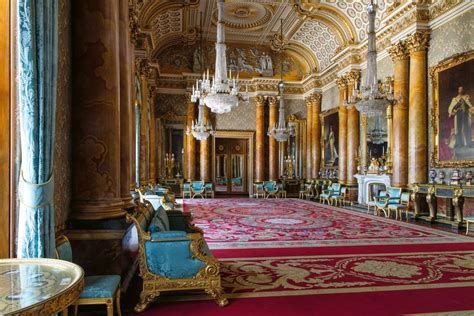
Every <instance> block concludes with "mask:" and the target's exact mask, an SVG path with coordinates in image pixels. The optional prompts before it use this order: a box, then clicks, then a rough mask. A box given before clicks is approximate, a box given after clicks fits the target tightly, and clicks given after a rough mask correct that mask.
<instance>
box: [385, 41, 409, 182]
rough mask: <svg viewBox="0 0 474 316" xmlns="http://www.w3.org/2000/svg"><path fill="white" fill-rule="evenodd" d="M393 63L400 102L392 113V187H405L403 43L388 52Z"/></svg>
mask: <svg viewBox="0 0 474 316" xmlns="http://www.w3.org/2000/svg"><path fill="white" fill-rule="evenodd" d="M388 52H389V54H390V57H391V58H392V60H393V63H394V85H393V92H394V95H395V97H397V98H398V97H401V100H400V101H399V102H398V103H397V104H396V105H395V106H394V107H393V111H392V120H393V121H392V126H393V129H392V131H393V133H392V137H393V138H392V139H393V143H392V148H391V152H392V163H393V168H392V169H393V174H392V186H395V187H405V186H406V185H407V184H408V119H409V118H408V79H409V65H410V60H409V55H408V50H407V47H406V43H405V42H399V43H398V44H396V45H394V46H392V47H391V48H390V49H389V50H388Z"/></svg>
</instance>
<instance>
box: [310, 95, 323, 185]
mask: <svg viewBox="0 0 474 316" xmlns="http://www.w3.org/2000/svg"><path fill="white" fill-rule="evenodd" d="M311 99H312V102H313V111H312V117H313V118H312V120H311V123H312V125H313V126H312V128H311V129H312V131H311V143H313V145H312V148H311V158H312V162H311V177H312V178H314V179H316V178H317V177H318V172H319V168H320V167H321V119H320V117H319V115H320V114H321V94H320V93H316V94H314V95H313V96H312V97H311Z"/></svg>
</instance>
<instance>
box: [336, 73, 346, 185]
mask: <svg viewBox="0 0 474 316" xmlns="http://www.w3.org/2000/svg"><path fill="white" fill-rule="evenodd" d="M336 84H337V86H338V87H339V148H338V149H339V150H338V151H339V153H338V155H339V158H338V161H339V164H338V168H339V182H340V183H342V184H345V183H346V181H347V109H346V106H345V105H344V101H345V99H346V96H347V82H346V79H345V78H344V77H339V78H337V79H336Z"/></svg>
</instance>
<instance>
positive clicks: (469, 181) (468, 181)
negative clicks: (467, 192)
mask: <svg viewBox="0 0 474 316" xmlns="http://www.w3.org/2000/svg"><path fill="white" fill-rule="evenodd" d="M464 178H465V179H466V185H472V171H471V170H469V171H467V172H466V175H465V176H464Z"/></svg>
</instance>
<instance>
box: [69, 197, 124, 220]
mask: <svg viewBox="0 0 474 316" xmlns="http://www.w3.org/2000/svg"><path fill="white" fill-rule="evenodd" d="M123 208H124V201H123V200H122V199H121V198H119V199H117V198H114V199H109V200H105V201H87V202H82V201H73V202H72V203H71V215H70V218H71V219H76V220H103V219H111V218H120V217H124V216H125V210H124V209H123Z"/></svg>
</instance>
